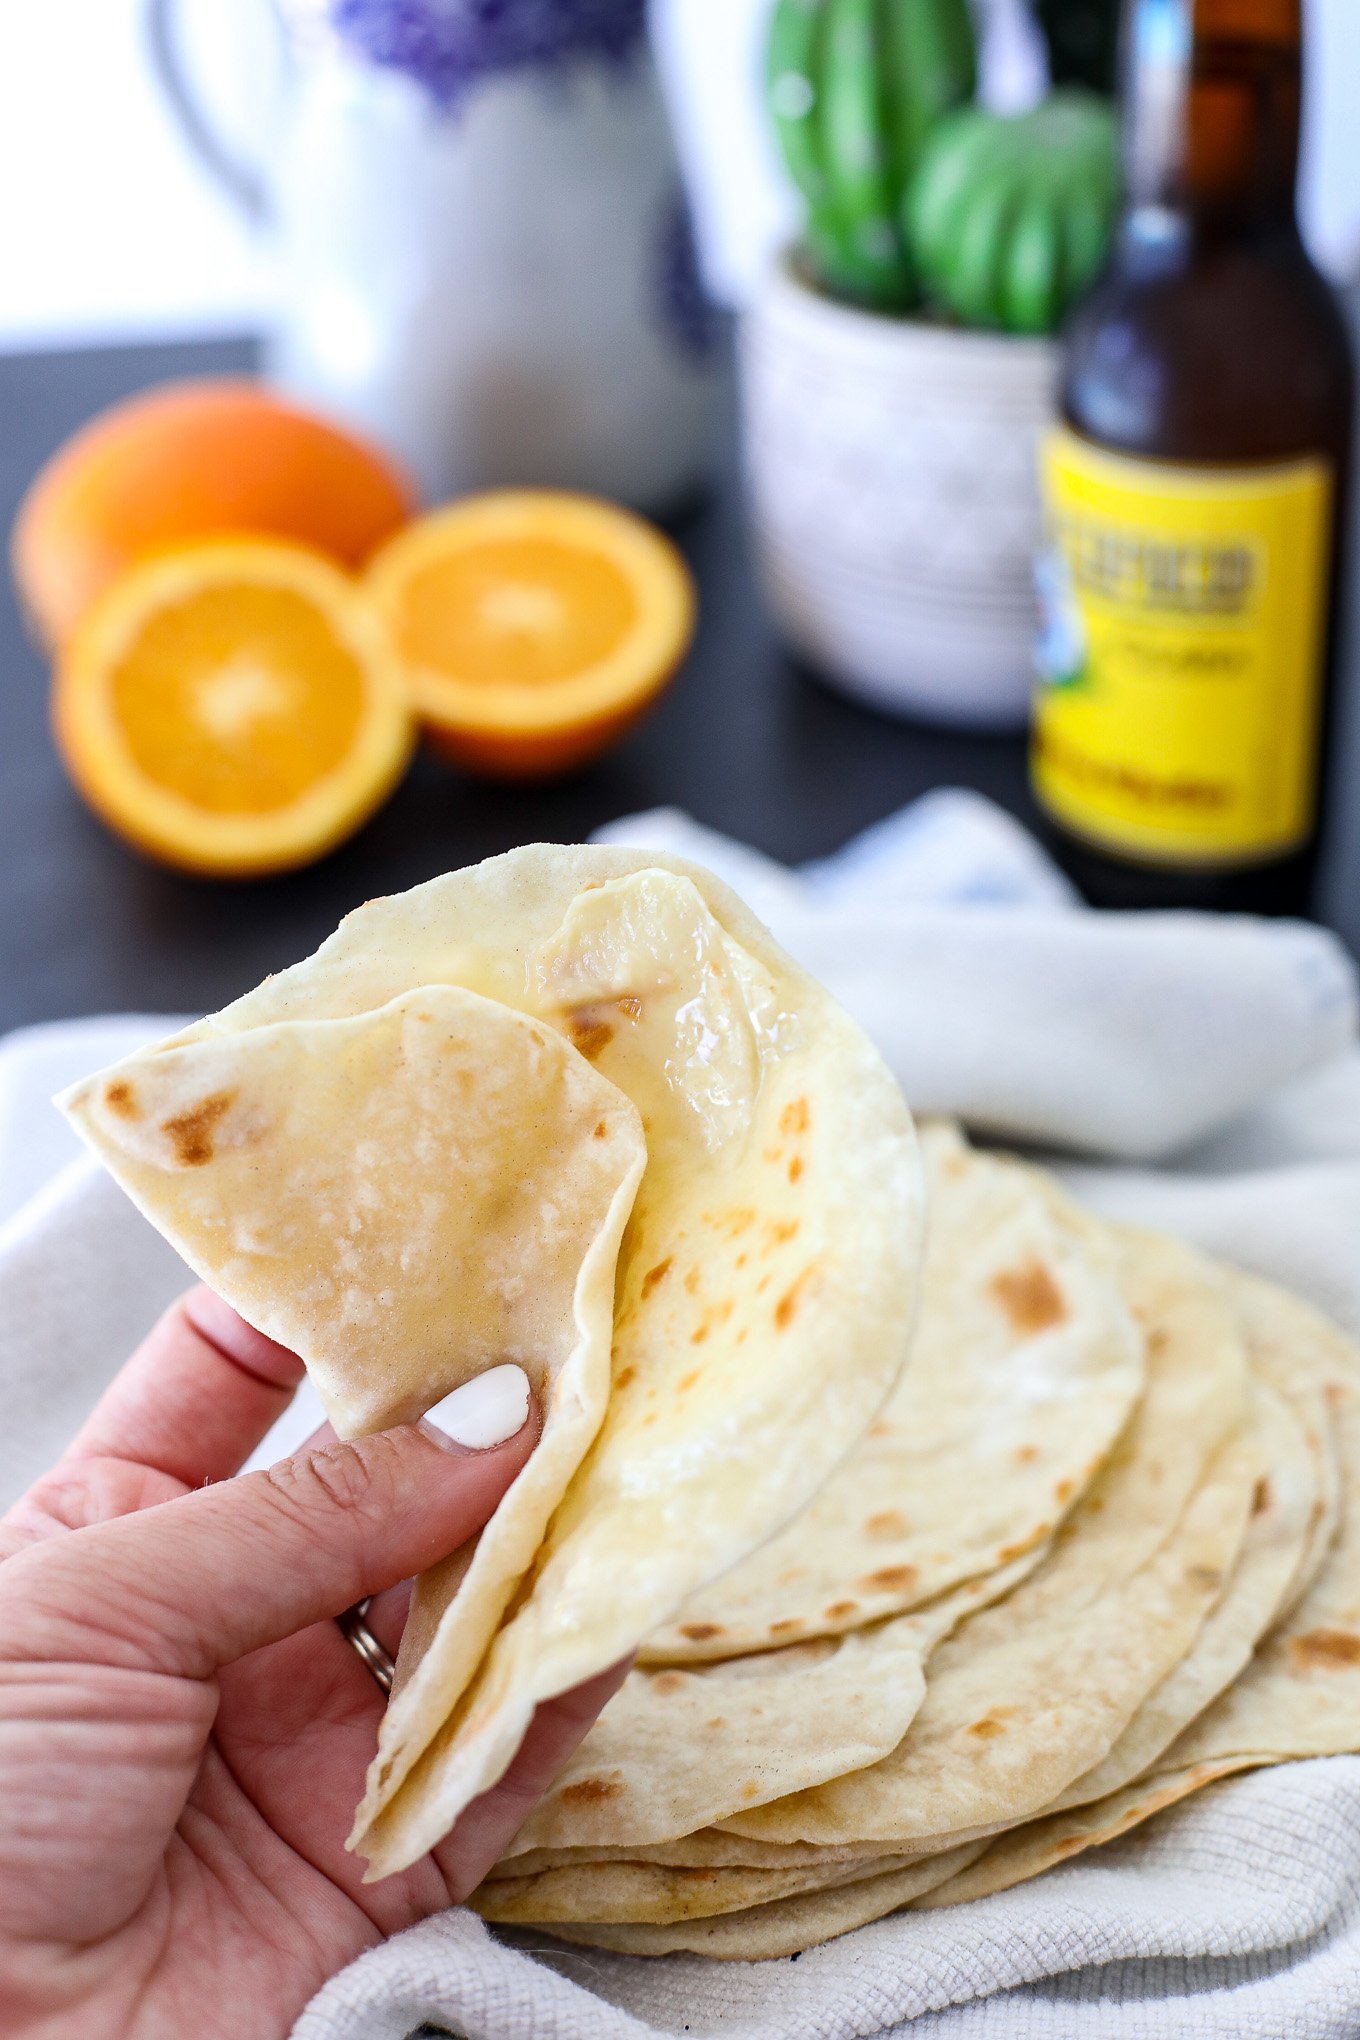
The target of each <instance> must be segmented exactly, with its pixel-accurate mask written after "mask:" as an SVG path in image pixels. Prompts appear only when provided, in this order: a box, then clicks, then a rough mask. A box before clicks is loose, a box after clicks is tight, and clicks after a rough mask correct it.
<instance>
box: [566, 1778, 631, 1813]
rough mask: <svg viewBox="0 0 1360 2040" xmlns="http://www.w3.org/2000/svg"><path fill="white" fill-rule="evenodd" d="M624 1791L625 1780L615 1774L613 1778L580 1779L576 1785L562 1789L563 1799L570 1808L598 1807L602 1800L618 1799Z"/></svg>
mask: <svg viewBox="0 0 1360 2040" xmlns="http://www.w3.org/2000/svg"><path fill="white" fill-rule="evenodd" d="M622 1790H623V1780H622V1778H620V1777H619V1775H618V1773H617V1772H615V1774H614V1776H613V1777H612V1778H578V1779H577V1781H576V1783H575V1784H574V1785H564V1786H563V1787H562V1799H563V1802H564V1803H565V1804H566V1805H568V1806H598V1805H599V1804H600V1802H601V1801H602V1800H605V1799H617V1798H618V1796H619V1794H620V1792H622Z"/></svg>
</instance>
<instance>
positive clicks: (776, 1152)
mask: <svg viewBox="0 0 1360 2040" xmlns="http://www.w3.org/2000/svg"><path fill="white" fill-rule="evenodd" d="M783 1159H784V1150H783V1148H782V1147H775V1146H773V1145H771V1146H770V1147H767V1148H766V1150H765V1160H766V1161H767V1162H782V1161H783Z"/></svg>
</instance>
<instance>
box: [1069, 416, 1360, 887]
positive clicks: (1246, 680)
mask: <svg viewBox="0 0 1360 2040" xmlns="http://www.w3.org/2000/svg"><path fill="white" fill-rule="evenodd" d="M1044 466H1045V477H1044V479H1045V497H1046V504H1047V515H1048V541H1047V549H1046V551H1045V554H1044V557H1043V559H1042V560H1041V563H1040V568H1039V593H1040V603H1041V609H1042V612H1043V625H1042V631H1041V636H1040V641H1039V657H1038V663H1039V689H1038V695H1037V698H1036V703H1035V722H1034V765H1033V770H1034V785H1035V791H1036V793H1037V794H1038V797H1039V799H1040V801H1041V802H1042V803H1043V805H1044V806H1045V807H1046V808H1047V809H1048V810H1049V812H1050V813H1051V814H1052V815H1053V816H1054V817H1055V818H1056V819H1057V820H1058V821H1060V822H1062V823H1064V824H1066V826H1067V827H1068V828H1069V829H1071V830H1073V831H1074V832H1075V833H1076V834H1077V835H1080V836H1084V837H1086V838H1087V839H1088V840H1089V841H1090V842H1092V843H1093V844H1095V845H1098V846H1101V847H1105V848H1109V849H1112V850H1115V851H1118V852H1122V853H1124V854H1125V855H1128V856H1131V857H1134V858H1138V859H1142V860H1143V861H1145V862H1149V863H1166V864H1202V865H1212V864H1235V863H1243V864H1246V863H1252V862H1255V861H1257V860H1261V859H1265V858H1269V857H1272V856H1276V855H1280V854H1282V853H1284V852H1287V851H1288V850H1290V849H1291V848H1293V847H1295V846H1296V845H1298V844H1300V843H1302V842H1303V841H1304V840H1305V839H1306V838H1307V836H1308V835H1309V833H1310V831H1311V829H1312V825H1313V817H1314V806H1315V800H1316V777H1317V744H1318V719H1319V712H1320V705H1321V693H1322V660H1323V654H1324V623H1325V614H1326V603H1327V563H1328V540H1329V534H1330V527H1331V496H1332V477H1331V471H1330V469H1329V467H1328V465H1327V463H1326V462H1325V461H1323V460H1305V461H1298V462H1293V463H1290V464H1289V465H1287V466H1271V467H1254V468H1204V467H1174V466H1163V465H1161V464H1159V463H1157V462H1153V461H1143V460H1130V459H1127V458H1125V457H1123V456H1121V455H1117V454H1109V453H1103V452H1101V451H1100V450H1099V449H1098V448H1097V447H1094V446H1091V445H1089V444H1088V443H1087V441H1085V440H1083V439H1080V438H1078V437H1077V436H1076V435H1075V434H1074V433H1072V432H1069V431H1067V430H1065V429H1059V430H1058V431H1056V432H1055V433H1054V434H1053V435H1052V437H1051V438H1050V441H1049V443H1048V447H1047V449H1046V453H1045V462H1044Z"/></svg>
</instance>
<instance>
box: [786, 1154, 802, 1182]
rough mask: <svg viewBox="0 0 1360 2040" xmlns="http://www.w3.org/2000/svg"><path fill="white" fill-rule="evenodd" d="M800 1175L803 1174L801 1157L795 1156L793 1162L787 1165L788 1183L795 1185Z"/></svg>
mask: <svg viewBox="0 0 1360 2040" xmlns="http://www.w3.org/2000/svg"><path fill="white" fill-rule="evenodd" d="M802 1173H803V1157H802V1156H801V1155H795V1156H794V1158H793V1160H792V1161H791V1162H790V1163H789V1181H790V1183H796V1182H797V1181H798V1178H799V1177H800V1176H801V1175H802Z"/></svg>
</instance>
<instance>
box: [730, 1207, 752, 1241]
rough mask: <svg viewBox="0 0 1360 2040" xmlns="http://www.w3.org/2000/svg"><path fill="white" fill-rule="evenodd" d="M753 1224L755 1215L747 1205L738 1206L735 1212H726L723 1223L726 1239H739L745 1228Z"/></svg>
mask: <svg viewBox="0 0 1360 2040" xmlns="http://www.w3.org/2000/svg"><path fill="white" fill-rule="evenodd" d="M755 1222H756V1215H755V1212H754V1211H753V1210H752V1209H751V1206H750V1205H749V1204H741V1205H738V1206H737V1209H736V1210H735V1211H729V1212H728V1214H727V1217H726V1219H725V1221H724V1223H725V1225H726V1228H727V1237H728V1238H729V1239H732V1240H735V1239H739V1238H740V1237H741V1235H742V1233H744V1232H745V1231H746V1229H747V1227H748V1226H752V1225H754V1224H755Z"/></svg>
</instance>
